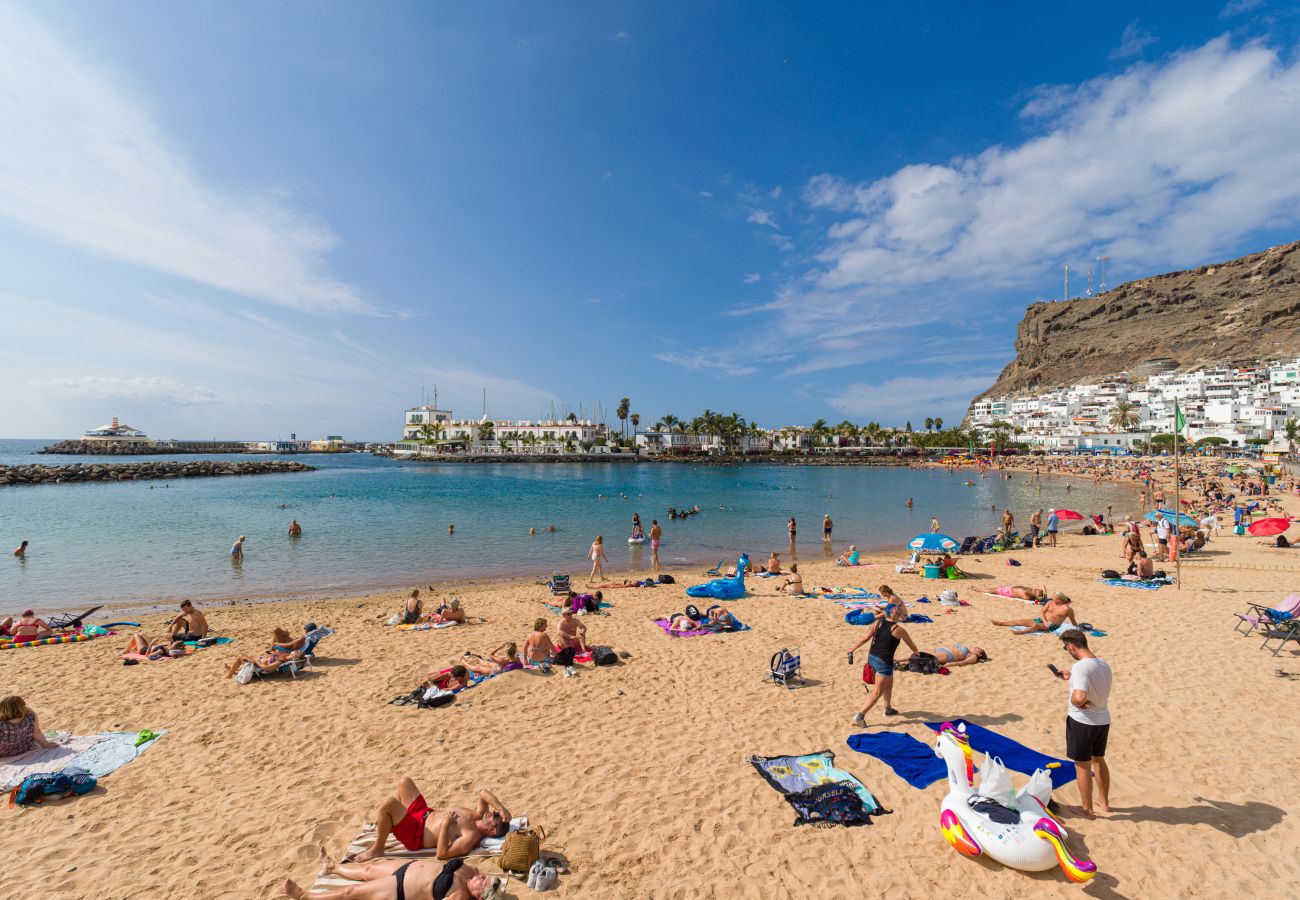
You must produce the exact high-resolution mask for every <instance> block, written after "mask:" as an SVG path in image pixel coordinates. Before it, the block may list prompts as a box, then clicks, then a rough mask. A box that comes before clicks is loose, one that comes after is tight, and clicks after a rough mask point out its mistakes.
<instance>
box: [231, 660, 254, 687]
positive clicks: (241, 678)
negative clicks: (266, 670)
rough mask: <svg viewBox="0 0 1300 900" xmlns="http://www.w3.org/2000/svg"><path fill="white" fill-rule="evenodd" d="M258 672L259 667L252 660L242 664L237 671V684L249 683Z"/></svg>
mask: <svg viewBox="0 0 1300 900" xmlns="http://www.w3.org/2000/svg"><path fill="white" fill-rule="evenodd" d="M256 672H257V667H256V666H255V665H253V664H252V663H251V662H246V663H244V664H243V665H242V666H240V667H239V671H238V672H236V673H235V682H236V683H237V684H248V683H249V682H250V681H252V680H253V675H254V673H256Z"/></svg>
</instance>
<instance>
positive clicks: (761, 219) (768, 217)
mask: <svg viewBox="0 0 1300 900" xmlns="http://www.w3.org/2000/svg"><path fill="white" fill-rule="evenodd" d="M745 221H746V222H753V223H754V224H755V225H766V226H767V227H768V228H776V227H777V224H776V217H775V216H773V215H772V213H771V211H769V210H766V209H753V210H750V212H749V215H748V216H747V217H746V218H745Z"/></svg>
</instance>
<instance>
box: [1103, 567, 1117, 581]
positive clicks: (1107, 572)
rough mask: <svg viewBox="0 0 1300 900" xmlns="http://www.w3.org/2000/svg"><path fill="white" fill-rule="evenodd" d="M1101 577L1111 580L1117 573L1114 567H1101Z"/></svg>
mask: <svg viewBox="0 0 1300 900" xmlns="http://www.w3.org/2000/svg"><path fill="white" fill-rule="evenodd" d="M1101 577H1102V578H1107V579H1111V580H1113V579H1116V578H1118V577H1119V573H1118V572H1116V571H1115V570H1114V569H1103V570H1102V573H1101Z"/></svg>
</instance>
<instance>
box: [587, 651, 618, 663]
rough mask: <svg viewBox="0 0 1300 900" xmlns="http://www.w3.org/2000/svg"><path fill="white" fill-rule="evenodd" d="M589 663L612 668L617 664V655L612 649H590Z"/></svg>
mask: <svg viewBox="0 0 1300 900" xmlns="http://www.w3.org/2000/svg"><path fill="white" fill-rule="evenodd" d="M591 661H592V662H593V663H595V664H596V665H598V666H612V665H614V664H615V663H617V662H618V654H617V653H615V652H614V648H613V647H592V648H591Z"/></svg>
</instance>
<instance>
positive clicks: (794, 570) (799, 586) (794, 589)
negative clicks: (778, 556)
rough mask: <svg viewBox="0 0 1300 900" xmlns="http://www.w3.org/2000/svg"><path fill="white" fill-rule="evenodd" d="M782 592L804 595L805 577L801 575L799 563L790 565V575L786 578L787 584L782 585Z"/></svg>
mask: <svg viewBox="0 0 1300 900" xmlns="http://www.w3.org/2000/svg"><path fill="white" fill-rule="evenodd" d="M781 591H782V593H786V594H802V593H803V576H802V575H800V574H799V564H798V563H790V574H789V575H787V576H785V584H783V585H781Z"/></svg>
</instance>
